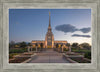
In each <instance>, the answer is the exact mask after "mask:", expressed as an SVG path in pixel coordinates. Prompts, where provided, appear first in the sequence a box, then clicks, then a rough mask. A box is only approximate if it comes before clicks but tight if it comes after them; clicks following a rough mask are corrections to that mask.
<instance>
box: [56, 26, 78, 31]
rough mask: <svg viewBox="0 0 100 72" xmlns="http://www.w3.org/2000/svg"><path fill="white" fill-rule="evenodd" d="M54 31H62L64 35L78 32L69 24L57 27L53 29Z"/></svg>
mask: <svg viewBox="0 0 100 72" xmlns="http://www.w3.org/2000/svg"><path fill="white" fill-rule="evenodd" d="M55 29H56V30H57V31H62V32H64V33H67V32H71V33H73V32H75V31H77V30H78V29H77V28H76V27H75V26H72V25H71V24H63V25H58V26H56V27H55Z"/></svg>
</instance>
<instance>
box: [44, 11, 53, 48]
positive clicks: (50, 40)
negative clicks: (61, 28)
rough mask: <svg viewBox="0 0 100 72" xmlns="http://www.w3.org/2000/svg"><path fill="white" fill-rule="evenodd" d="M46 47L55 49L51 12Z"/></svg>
mask: <svg viewBox="0 0 100 72" xmlns="http://www.w3.org/2000/svg"><path fill="white" fill-rule="evenodd" d="M45 47H46V48H53V47H54V35H53V33H52V28H51V21H50V12H49V26H48V31H47V33H46V37H45Z"/></svg>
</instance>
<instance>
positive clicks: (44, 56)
mask: <svg viewBox="0 0 100 72" xmlns="http://www.w3.org/2000/svg"><path fill="white" fill-rule="evenodd" d="M29 63H69V61H67V60H65V59H64V58H63V56H62V53H58V52H56V51H53V50H52V49H49V50H46V51H43V52H41V53H37V57H36V58H35V59H34V58H33V59H32V60H31V61H30V62H29Z"/></svg>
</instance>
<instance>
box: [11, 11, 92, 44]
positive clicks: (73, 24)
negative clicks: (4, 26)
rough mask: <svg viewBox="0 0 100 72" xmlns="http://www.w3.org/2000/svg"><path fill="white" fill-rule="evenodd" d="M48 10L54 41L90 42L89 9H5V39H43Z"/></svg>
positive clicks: (16, 40) (17, 40) (25, 40)
mask: <svg viewBox="0 0 100 72" xmlns="http://www.w3.org/2000/svg"><path fill="white" fill-rule="evenodd" d="M49 11H50V12H51V27H52V32H53V34H54V40H64V41H68V43H76V42H77V43H79V44H81V43H84V42H86V43H89V44H90V45H91V9H9V42H10V41H14V42H22V41H24V42H31V41H32V40H45V35H46V32H47V29H48V25H49Z"/></svg>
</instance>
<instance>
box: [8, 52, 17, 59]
mask: <svg viewBox="0 0 100 72" xmlns="http://www.w3.org/2000/svg"><path fill="white" fill-rule="evenodd" d="M14 55H18V53H12V54H9V58H13V56H14Z"/></svg>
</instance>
